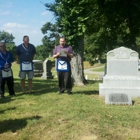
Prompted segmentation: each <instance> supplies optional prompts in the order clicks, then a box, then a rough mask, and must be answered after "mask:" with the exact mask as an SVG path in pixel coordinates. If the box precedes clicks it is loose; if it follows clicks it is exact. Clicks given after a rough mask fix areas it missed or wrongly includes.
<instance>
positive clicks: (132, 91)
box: [99, 75, 140, 97]
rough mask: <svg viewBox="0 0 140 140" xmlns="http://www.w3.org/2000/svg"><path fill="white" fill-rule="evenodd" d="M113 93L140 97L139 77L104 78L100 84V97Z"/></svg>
mask: <svg viewBox="0 0 140 140" xmlns="http://www.w3.org/2000/svg"><path fill="white" fill-rule="evenodd" d="M111 93H116V94H117V93H119V94H121V93H124V94H127V95H130V96H131V97H140V77H138V76H107V75H106V76H104V77H103V83H102V84H99V96H100V97H105V96H106V95H108V94H111Z"/></svg>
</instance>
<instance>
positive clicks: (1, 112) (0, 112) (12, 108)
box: [0, 107, 16, 114]
mask: <svg viewBox="0 0 140 140" xmlns="http://www.w3.org/2000/svg"><path fill="white" fill-rule="evenodd" d="M15 109H16V107H9V108H7V109H5V110H0V114H3V113H4V112H5V111H8V110H15Z"/></svg>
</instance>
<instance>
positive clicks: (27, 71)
mask: <svg viewBox="0 0 140 140" xmlns="http://www.w3.org/2000/svg"><path fill="white" fill-rule="evenodd" d="M35 54H36V49H35V47H34V45H32V44H30V43H29V37H28V36H27V35H25V36H24V37H23V43H22V44H20V45H19V46H18V47H17V51H16V55H17V58H18V59H19V62H20V72H19V77H20V78H21V88H22V93H25V79H26V75H27V76H28V87H29V93H32V79H33V76H34V71H33V61H32V60H33V59H34V56H35Z"/></svg>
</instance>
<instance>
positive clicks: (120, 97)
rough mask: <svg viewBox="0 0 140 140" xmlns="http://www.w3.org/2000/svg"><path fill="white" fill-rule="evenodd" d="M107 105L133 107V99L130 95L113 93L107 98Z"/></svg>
mask: <svg viewBox="0 0 140 140" xmlns="http://www.w3.org/2000/svg"><path fill="white" fill-rule="evenodd" d="M105 102H106V104H122V105H132V99H131V97H130V95H127V94H124V93H121V94H120V93H118V94H117V93H112V94H108V95H107V96H106V97H105Z"/></svg>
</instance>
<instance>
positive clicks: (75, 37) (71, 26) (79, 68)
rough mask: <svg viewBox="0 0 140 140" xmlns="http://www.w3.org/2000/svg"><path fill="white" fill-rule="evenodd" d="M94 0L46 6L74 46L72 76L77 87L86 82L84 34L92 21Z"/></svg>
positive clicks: (57, 0)
mask: <svg viewBox="0 0 140 140" xmlns="http://www.w3.org/2000/svg"><path fill="white" fill-rule="evenodd" d="M92 2H93V0H88V1H87V0H80V1H77V0H55V3H53V4H46V7H47V8H48V10H50V11H52V12H53V13H54V15H55V17H56V21H57V25H58V26H59V29H60V30H59V32H60V34H61V35H64V36H65V37H66V38H67V43H68V44H70V45H72V47H73V49H74V51H75V54H76V55H75V57H74V58H73V59H72V63H71V65H72V76H73V79H74V82H75V83H76V84H77V85H83V84H84V82H85V78H84V73H83V53H84V33H85V31H86V25H87V23H88V20H89V19H90V12H91V11H90V10H91V7H92V5H91V4H90V5H89V3H92Z"/></svg>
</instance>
